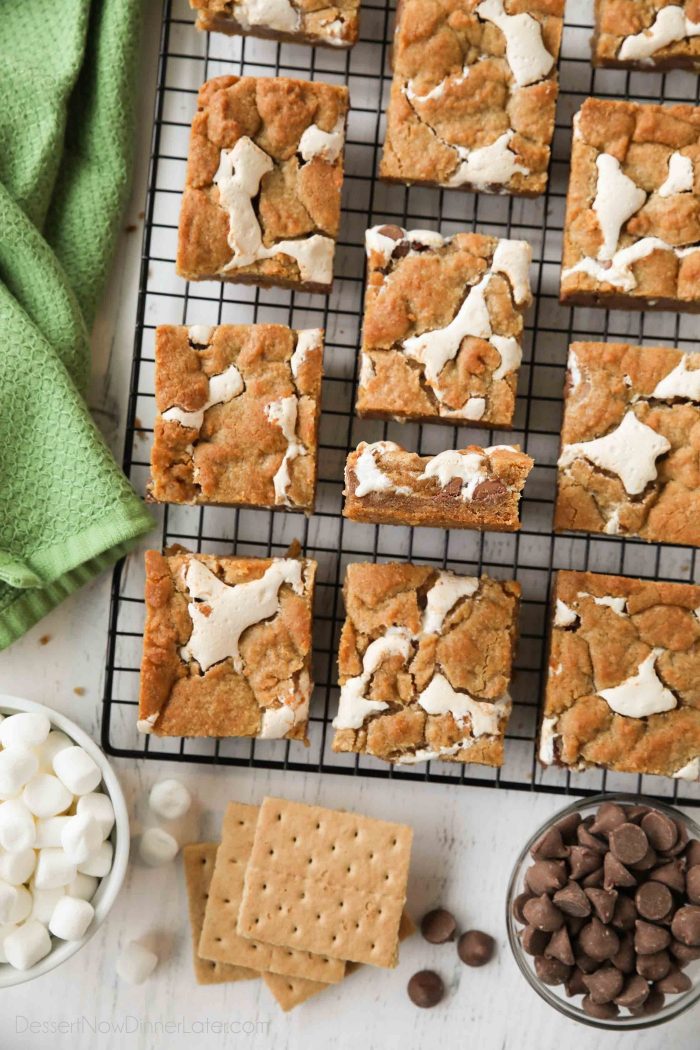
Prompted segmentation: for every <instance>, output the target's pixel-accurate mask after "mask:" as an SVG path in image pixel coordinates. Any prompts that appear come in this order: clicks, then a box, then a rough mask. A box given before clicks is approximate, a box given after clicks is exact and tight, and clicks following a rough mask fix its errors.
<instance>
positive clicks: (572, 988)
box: [565, 966, 588, 998]
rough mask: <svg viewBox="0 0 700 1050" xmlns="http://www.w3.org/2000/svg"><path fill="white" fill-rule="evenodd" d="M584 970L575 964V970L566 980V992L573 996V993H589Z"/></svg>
mask: <svg viewBox="0 0 700 1050" xmlns="http://www.w3.org/2000/svg"><path fill="white" fill-rule="evenodd" d="M583 977H584V974H583V970H580V969H579V968H578V966H574V968H573V970H572V971H571V973H570V974H569V979H568V981H567V982H566V986H565V991H566V994H567V995H568V996H569V998H571V996H573V995H587V994H588V989H587V988H586V986H585V984H584V983H583Z"/></svg>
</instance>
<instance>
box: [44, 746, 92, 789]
mask: <svg viewBox="0 0 700 1050" xmlns="http://www.w3.org/2000/svg"><path fill="white" fill-rule="evenodd" d="M53 768H54V773H55V774H56V776H57V777H58V778H59V780H61V781H63V783H64V784H65V785H66V787H67V788H68V790H69V791H72V792H73V794H74V795H87V793H88V792H89V791H94V790H95V788H96V787H97V785H98V784H99V782H100V781H101V780H102V774H101V772H100V767H99V766H98V765H97V763H96V762H95V761H94V760H93V759H92V758H90V756H89V755H88V753H87V751H83V749H82V747H78V746H77V745H76V746H75V747H65V748H64V749H63V750H62V751H59V752H58V754H56V755H54V760H53Z"/></svg>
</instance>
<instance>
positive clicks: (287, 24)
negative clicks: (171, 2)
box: [190, 0, 360, 48]
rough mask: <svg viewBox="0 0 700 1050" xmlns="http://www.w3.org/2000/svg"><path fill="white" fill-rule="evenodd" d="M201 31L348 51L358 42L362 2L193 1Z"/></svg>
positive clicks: (351, 0) (358, 0)
mask: <svg viewBox="0 0 700 1050" xmlns="http://www.w3.org/2000/svg"><path fill="white" fill-rule="evenodd" d="M190 7H191V8H193V10H195V11H196V12H197V21H196V23H195V25H196V28H197V29H202V30H206V31H210V32H217V33H227V34H228V35H229V36H239V35H240V36H258V37H262V38H263V39H268V40H281V41H287V42H289V43H291V44H312V45H317V46H319V47H336V48H348V47H352V45H353V44H354V43H356V42H357V37H358V33H359V28H360V0H335V2H334V3H330V4H329V3H326V2H325V0H300V2H299V3H294V0H262V2H259V0H190Z"/></svg>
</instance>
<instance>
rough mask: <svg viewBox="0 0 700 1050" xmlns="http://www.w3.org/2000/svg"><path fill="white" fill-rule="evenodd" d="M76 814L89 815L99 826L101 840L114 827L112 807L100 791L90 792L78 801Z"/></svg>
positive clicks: (108, 799)
mask: <svg viewBox="0 0 700 1050" xmlns="http://www.w3.org/2000/svg"><path fill="white" fill-rule="evenodd" d="M76 813H81V814H82V813H89V814H90V816H91V817H94V818H95V820H96V821H97V823H98V824H99V825H100V830H101V831H102V838H103V839H106V838H107V836H108V835H109V833H110V831H111V830H112V828H113V827H114V806H113V805H112V802H111V800H110V798H109V797H108V796H107V795H104V794H102V792H101V791H91V792H90V793H89V794H88V795H83V796H82V797H81V798H79V799H78V804H77V806H76Z"/></svg>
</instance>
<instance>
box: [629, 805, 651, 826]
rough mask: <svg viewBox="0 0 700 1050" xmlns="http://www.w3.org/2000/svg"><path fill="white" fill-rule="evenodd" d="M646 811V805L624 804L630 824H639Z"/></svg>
mask: <svg viewBox="0 0 700 1050" xmlns="http://www.w3.org/2000/svg"><path fill="white" fill-rule="evenodd" d="M647 813H649V807H648V806H625V816H626V818H627V820H628V822H629V823H630V824H641V822H642V820H643V819H644V817H645V816H646V815H647Z"/></svg>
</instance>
